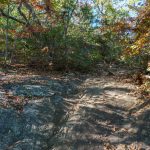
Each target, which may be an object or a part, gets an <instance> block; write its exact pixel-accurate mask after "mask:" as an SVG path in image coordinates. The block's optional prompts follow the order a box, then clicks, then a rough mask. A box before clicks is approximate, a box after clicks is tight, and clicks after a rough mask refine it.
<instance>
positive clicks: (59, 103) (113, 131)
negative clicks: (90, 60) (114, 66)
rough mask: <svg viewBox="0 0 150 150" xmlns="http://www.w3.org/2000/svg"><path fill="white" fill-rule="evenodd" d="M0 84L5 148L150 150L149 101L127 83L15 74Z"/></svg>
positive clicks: (0, 137) (0, 143) (0, 138)
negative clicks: (143, 98)
mask: <svg viewBox="0 0 150 150" xmlns="http://www.w3.org/2000/svg"><path fill="white" fill-rule="evenodd" d="M1 81H2V82H1V83H2V84H1V88H0V150H143V149H145V150H149V149H150V105H149V101H148V100H147V101H143V100H141V99H140V95H138V94H135V91H137V88H138V87H137V86H136V85H133V84H132V83H128V82H127V81H126V80H121V81H119V80H117V78H115V77H114V76H109V75H108V76H107V75H101V76H98V75H97V76H94V75H85V74H82V75H80V74H75V73H68V74H63V75H36V74H28V75H26V74H15V73H12V72H11V73H7V74H6V75H5V74H3V73H1ZM6 93H7V94H6ZM16 97H17V98H19V100H18V99H17V98H16ZM16 100H17V102H16ZM18 101H19V102H18ZM24 101H25V102H24ZM142 148H143V149H142Z"/></svg>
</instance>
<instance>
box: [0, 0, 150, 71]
mask: <svg viewBox="0 0 150 150" xmlns="http://www.w3.org/2000/svg"><path fill="white" fill-rule="evenodd" d="M0 16H1V18H0V45H1V46H0V53H1V57H0V60H1V62H2V63H3V64H14V63H23V64H28V65H29V66H32V67H35V68H37V69H38V68H40V69H41V68H42V69H45V70H47V69H52V68H53V69H56V70H68V69H73V70H80V71H87V70H91V69H92V68H93V67H94V65H95V64H97V63H99V62H101V61H102V62H106V63H110V62H116V61H117V62H123V63H126V64H128V65H129V66H134V67H135V66H136V67H140V68H141V69H142V70H143V71H146V69H147V67H148V60H149V53H150V44H149V43H150V30H149V27H150V1H149V0H129V1H124V0H16V1H14V0H1V2H0Z"/></svg>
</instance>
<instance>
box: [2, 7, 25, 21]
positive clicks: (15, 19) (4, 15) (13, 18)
mask: <svg viewBox="0 0 150 150" xmlns="http://www.w3.org/2000/svg"><path fill="white" fill-rule="evenodd" d="M0 16H3V17H6V18H9V19H11V20H14V21H16V22H18V23H21V24H26V22H24V21H21V20H19V19H17V18H15V17H13V16H10V15H7V14H6V13H4V11H3V10H2V9H1V8H0Z"/></svg>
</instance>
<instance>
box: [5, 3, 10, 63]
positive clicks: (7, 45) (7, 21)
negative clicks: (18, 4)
mask: <svg viewBox="0 0 150 150" xmlns="http://www.w3.org/2000/svg"><path fill="white" fill-rule="evenodd" d="M9 8H10V5H9V3H8V6H7V14H8V15H9ZM8 28H9V18H7V20H6V49H5V65H6V64H7V59H8V49H9V41H8Z"/></svg>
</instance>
